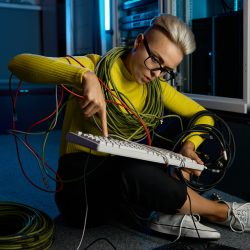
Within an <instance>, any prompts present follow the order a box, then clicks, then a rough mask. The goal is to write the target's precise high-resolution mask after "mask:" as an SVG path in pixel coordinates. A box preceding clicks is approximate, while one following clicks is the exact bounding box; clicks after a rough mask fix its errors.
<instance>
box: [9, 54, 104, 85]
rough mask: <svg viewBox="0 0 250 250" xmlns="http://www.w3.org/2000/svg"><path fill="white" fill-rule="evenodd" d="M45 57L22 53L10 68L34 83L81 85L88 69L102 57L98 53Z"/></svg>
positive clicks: (17, 74)
mask: <svg viewBox="0 0 250 250" xmlns="http://www.w3.org/2000/svg"><path fill="white" fill-rule="evenodd" d="M74 58H75V60H74V59H72V58H70V57H67V58H66V57H65V58H64V57H60V58H54V57H45V56H41V55H34V54H20V55H17V56H16V57H14V58H13V59H12V60H11V61H10V63H9V65H8V68H9V70H10V71H11V72H12V73H13V74H14V75H15V76H17V77H18V78H19V79H20V80H23V81H27V82H32V83H51V84H67V85H76V86H78V87H80V86H81V82H82V76H83V74H84V73H85V72H86V71H94V68H95V65H96V64H97V62H98V61H99V59H100V56H98V55H94V54H92V55H87V56H78V57H74Z"/></svg>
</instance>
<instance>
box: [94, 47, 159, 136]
mask: <svg viewBox="0 0 250 250" xmlns="http://www.w3.org/2000/svg"><path fill="white" fill-rule="evenodd" d="M130 49H131V48H124V47H116V48H113V49H112V50H110V51H109V52H107V54H106V55H105V56H104V57H103V58H102V59H101V61H100V62H99V64H98V65H97V68H96V74H97V76H98V77H99V78H100V79H101V80H102V81H103V82H104V83H105V84H107V86H108V87H109V89H112V91H114V93H115V95H116V96H117V97H118V98H119V99H120V100H122V101H123V102H124V103H126V105H127V106H128V107H130V109H131V110H132V111H133V112H134V113H136V115H138V116H139V117H140V118H141V119H142V120H143V121H144V122H145V124H146V126H147V127H148V129H149V131H152V130H153V129H154V128H155V127H157V125H158V124H159V122H160V120H161V117H162V114H163V112H164V105H163V100H162V89H161V85H160V82H159V80H158V79H155V80H153V81H152V82H151V83H150V84H147V85H145V86H146V88H147V99H146V102H145V106H144V107H143V110H142V111H141V112H140V113H139V112H138V111H137V110H136V109H135V107H134V106H133V104H132V103H131V102H130V101H129V99H128V98H127V97H126V96H125V95H124V94H122V93H120V92H119V91H118V89H117V88H116V85H115V83H114V82H113V80H112V78H111V68H112V66H113V64H114V62H115V61H116V60H118V58H120V57H122V56H124V55H125V54H127V53H128V52H129V51H130ZM102 89H103V93H104V95H105V99H106V100H111V101H114V102H117V101H118V100H117V99H116V98H115V97H114V96H113V95H111V93H110V92H109V91H107V90H106V89H105V88H104V87H103V86H102ZM107 121H108V129H109V131H112V133H114V134H116V135H120V136H122V137H123V138H126V139H133V140H138V139H141V138H142V137H143V136H145V131H144V128H143V126H142V124H141V122H140V121H139V120H138V119H137V117H135V115H133V114H131V113H129V112H128V111H126V112H123V111H122V110H121V108H120V107H119V106H117V105H114V104H112V103H108V104H107Z"/></svg>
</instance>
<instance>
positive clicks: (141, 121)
mask: <svg viewBox="0 0 250 250" xmlns="http://www.w3.org/2000/svg"><path fill="white" fill-rule="evenodd" d="M68 57H70V58H71V59H73V60H74V61H76V62H77V63H78V64H79V65H81V66H82V67H83V68H86V67H85V66H84V65H83V64H82V63H81V62H79V61H78V60H77V59H75V58H74V57H73V56H70V55H68ZM66 60H67V61H68V62H69V63H70V61H69V60H68V58H67V57H66ZM98 80H99V82H100V83H101V84H102V85H103V87H104V88H105V89H106V90H108V91H109V93H110V94H111V95H112V96H113V97H115V98H116V99H118V100H119V101H120V102H121V104H119V103H116V102H113V101H111V100H106V102H111V103H113V104H115V105H122V106H123V107H124V108H125V109H126V110H127V111H129V112H130V113H131V114H132V115H134V116H135V117H136V118H137V119H138V120H139V122H140V123H141V124H142V126H143V128H144V130H145V132H146V134H147V138H148V145H149V146H151V144H152V140H151V137H150V133H149V130H148V128H147V125H146V124H145V123H144V121H143V120H142V119H141V117H140V116H138V115H137V114H136V113H135V112H134V111H133V110H131V109H130V108H129V107H128V106H127V104H126V103H124V102H123V101H122V100H121V99H120V98H119V97H117V96H116V95H115V94H114V93H112V91H111V90H110V89H109V88H108V86H107V85H106V84H105V83H104V82H103V81H102V80H101V79H100V78H98ZM63 87H64V88H65V89H66V90H67V91H70V90H69V89H67V88H66V87H65V86H63ZM70 93H71V94H73V95H75V96H78V97H80V98H84V96H80V95H77V94H75V93H74V92H72V91H70Z"/></svg>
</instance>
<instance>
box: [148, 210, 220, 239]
mask: <svg viewBox="0 0 250 250" xmlns="http://www.w3.org/2000/svg"><path fill="white" fill-rule="evenodd" d="M199 221H200V216H199V215H194V216H192V215H188V214H184V215H183V214H173V215H170V214H163V213H158V216H157V217H156V218H153V219H152V220H151V221H150V222H149V225H148V226H149V227H150V228H151V229H152V230H154V231H157V232H160V233H164V234H169V235H175V236H177V239H176V240H178V239H179V238H180V237H189V238H200V239H206V240H218V239H220V233H219V232H218V231H217V230H215V229H213V228H211V227H207V226H204V225H202V224H201V223H200V222H199ZM176 240H175V241H176Z"/></svg>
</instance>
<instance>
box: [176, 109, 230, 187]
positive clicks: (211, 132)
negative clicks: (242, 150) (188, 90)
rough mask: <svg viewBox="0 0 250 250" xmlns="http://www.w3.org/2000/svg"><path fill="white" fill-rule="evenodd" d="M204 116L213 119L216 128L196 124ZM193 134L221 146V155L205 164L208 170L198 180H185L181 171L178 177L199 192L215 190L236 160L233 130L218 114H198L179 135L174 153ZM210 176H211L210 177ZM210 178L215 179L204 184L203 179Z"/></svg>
mask: <svg viewBox="0 0 250 250" xmlns="http://www.w3.org/2000/svg"><path fill="white" fill-rule="evenodd" d="M202 116H209V117H211V118H213V120H214V122H215V124H214V126H211V125H207V124H197V125H196V124H195V123H196V121H197V120H198V119H199V118H200V117H202ZM190 134H191V135H190ZM193 134H195V135H199V136H200V137H202V138H204V139H205V141H208V140H209V141H213V142H214V143H215V144H216V146H217V147H218V146H219V149H218V150H217V151H218V153H219V155H218V156H217V157H216V159H214V160H212V161H210V162H209V161H208V162H206V163H205V166H206V169H205V170H203V172H202V175H201V176H200V177H199V178H198V177H196V176H194V175H193V176H191V178H190V180H187V179H185V178H184V176H183V174H182V172H181V169H177V170H176V171H177V172H178V177H179V178H180V179H182V180H183V182H184V183H185V184H186V185H187V186H188V187H190V188H192V189H193V190H195V191H198V192H204V191H207V190H210V189H212V188H214V187H215V186H216V185H217V184H218V183H219V182H220V181H221V180H222V179H223V178H224V176H225V174H226V172H227V170H228V169H229V167H230V166H231V165H232V163H233V161H234V158H235V141H234V136H233V134H232V131H231V129H230V128H229V126H228V125H227V123H226V122H225V121H224V120H223V119H222V118H221V117H219V116H217V115H216V114H214V113H212V112H210V111H207V110H205V111H201V112H198V113H197V114H196V115H195V116H194V117H192V119H191V120H190V121H189V123H188V125H187V129H186V130H185V131H184V132H183V133H181V134H180V135H179V137H178V138H177V139H176V140H175V143H174V147H173V151H176V150H177V149H178V147H180V145H181V143H182V142H183V140H184V139H185V140H186V139H187V138H188V137H189V136H190V137H192V136H193ZM209 175H210V176H209ZM208 177H210V178H211V177H213V178H212V181H210V182H209V183H207V184H206V183H202V182H201V179H203V180H206V181H207V179H209V178H208Z"/></svg>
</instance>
